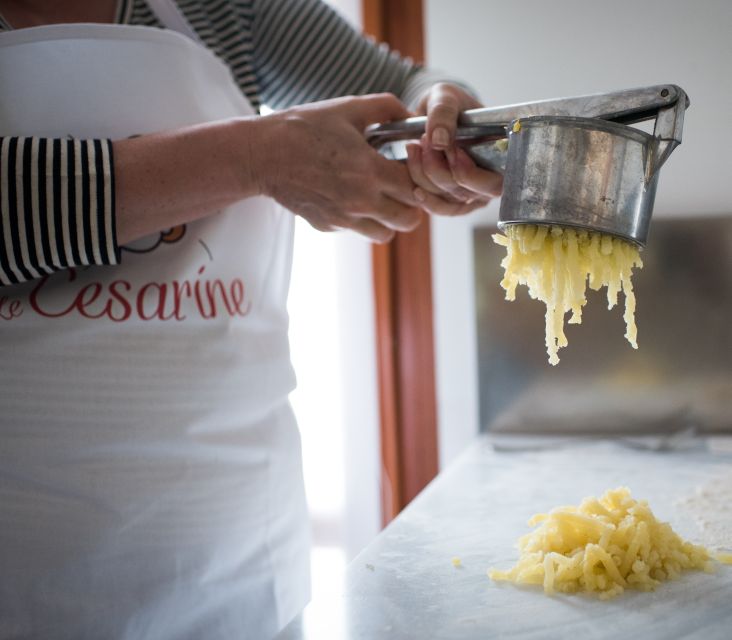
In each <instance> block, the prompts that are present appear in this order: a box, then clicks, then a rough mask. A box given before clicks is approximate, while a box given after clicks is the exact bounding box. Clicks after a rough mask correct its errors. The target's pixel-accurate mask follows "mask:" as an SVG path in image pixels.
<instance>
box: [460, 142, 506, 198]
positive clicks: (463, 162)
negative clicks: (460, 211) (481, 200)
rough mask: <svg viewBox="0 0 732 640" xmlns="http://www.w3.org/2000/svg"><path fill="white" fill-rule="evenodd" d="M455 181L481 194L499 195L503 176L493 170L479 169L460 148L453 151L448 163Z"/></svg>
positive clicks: (464, 187) (501, 189)
mask: <svg viewBox="0 0 732 640" xmlns="http://www.w3.org/2000/svg"><path fill="white" fill-rule="evenodd" d="M450 168H451V170H452V176H453V178H454V180H455V182H456V183H457V184H458V185H460V186H461V187H462V188H463V189H466V190H468V191H471V192H473V193H477V194H480V195H483V196H489V197H493V196H500V195H501V192H502V191H503V176H502V175H501V174H500V173H496V172H495V171H487V170H486V169H481V168H480V167H479V166H478V165H476V164H475V162H473V160H472V158H471V157H470V156H469V155H468V154H467V153H465V151H463V150H462V149H460V148H458V149H457V150H456V151H455V156H454V162H453V163H452V164H451V165H450Z"/></svg>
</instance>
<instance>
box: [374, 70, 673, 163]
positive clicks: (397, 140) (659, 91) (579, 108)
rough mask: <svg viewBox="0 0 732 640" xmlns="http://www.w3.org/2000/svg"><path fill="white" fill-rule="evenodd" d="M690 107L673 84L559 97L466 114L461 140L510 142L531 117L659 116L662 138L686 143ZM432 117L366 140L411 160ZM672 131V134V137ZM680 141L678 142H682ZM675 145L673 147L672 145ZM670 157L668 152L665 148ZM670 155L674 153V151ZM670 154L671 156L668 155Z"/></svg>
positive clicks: (389, 127) (625, 120)
mask: <svg viewBox="0 0 732 640" xmlns="http://www.w3.org/2000/svg"><path fill="white" fill-rule="evenodd" d="M687 106H688V98H687V97H686V94H685V93H684V91H683V90H682V89H681V88H680V87H677V86H676V85H673V84H664V85H655V86H651V87H641V88H637V89H625V90H623V91H615V92H611V93H600V94H593V95H587V96H578V97H574V98H555V99H551V100H539V101H535V102H524V103H519V104H512V105H506V106H502V107H488V108H481V109H470V110H468V111H463V112H462V113H461V114H460V116H459V118H458V129H457V134H456V138H457V142H458V143H459V144H460V143H462V144H461V146H468V144H469V143H471V142H472V143H474V144H476V145H477V144H482V145H485V144H490V142H491V141H492V140H497V139H499V138H505V137H506V136H507V135H508V134H507V129H508V127H509V125H510V124H511V122H512V121H513V120H516V119H520V118H528V117H531V116H578V117H583V118H600V119H602V120H611V121H614V122H618V123H621V124H634V123H636V122H642V121H644V120H650V119H652V118H656V117H657V116H658V117H659V121H660V122H661V127H660V128H659V126H658V124H659V123H658V122H657V129H658V130H659V133H658V135H659V136H661V135H662V134H661V129H662V130H663V135H664V136H670V139H671V140H677V141H678V142H680V141H681V139H680V136H681V127H682V126H683V111H684V109H686V107H687ZM426 124H427V118H426V117H425V116H418V117H414V118H407V119H406V120H399V121H395V122H387V123H384V124H375V125H371V126H370V127H368V128H367V129H366V132H365V134H366V139H367V140H368V141H369V143H370V144H371V145H372V146H374V147H375V148H377V149H382V147H386V148H385V149H384V151H383V153H384V155H386V156H387V157H392V158H395V159H403V158H404V157H406V151H405V149H406V142H407V141H413V140H418V139H419V138H420V137H421V136H422V134H423V133H424V132H425V127H426ZM669 132H670V133H669ZM678 142H677V144H678ZM671 146H673V145H671ZM664 153H665V149H664ZM668 153H670V151H668ZM668 153H665V155H664V159H665V157H668Z"/></svg>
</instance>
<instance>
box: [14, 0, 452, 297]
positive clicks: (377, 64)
mask: <svg viewBox="0 0 732 640" xmlns="http://www.w3.org/2000/svg"><path fill="white" fill-rule="evenodd" d="M177 2H178V5H179V6H180V8H181V10H182V11H183V13H184V15H185V17H186V18H187V20H188V22H189V23H190V24H191V26H192V27H193V29H194V31H195V32H196V34H197V35H198V37H199V38H200V39H201V40H202V41H203V43H204V44H205V45H206V46H207V47H208V48H209V49H211V50H212V51H213V52H214V53H215V54H216V55H217V56H218V57H219V58H221V59H222V60H223V61H224V62H225V63H226V64H227V65H228V66H229V68H230V69H231V71H232V74H233V76H234V79H235V81H236V82H237V84H238V86H239V87H240V89H241V91H242V92H243V93H244V94H245V95H246V97H247V98H248V99H249V101H250V102H251V103H252V105H254V107H255V108H259V107H261V106H262V105H267V106H268V107H271V108H273V109H280V108H285V107H289V106H292V105H296V104H303V103H306V102H313V101H316V100H325V99H329V98H334V97H338V96H343V95H363V94H367V93H377V92H390V93H394V94H395V95H397V96H399V97H400V98H401V99H402V101H403V102H405V103H406V104H408V105H414V104H416V103H417V101H418V100H419V98H420V96H422V95H423V94H424V92H425V91H426V90H427V88H428V87H429V86H431V85H432V84H434V83H435V82H439V81H443V80H450V81H452V80H451V79H449V78H447V77H445V76H441V75H438V74H436V73H434V72H429V71H427V70H425V69H422V68H420V67H418V66H417V65H415V64H414V63H413V62H412V61H411V60H409V59H408V58H402V57H400V56H399V55H398V54H397V53H394V52H391V51H389V49H388V48H387V47H386V46H385V45H378V44H376V43H375V42H373V40H370V39H368V38H365V37H364V36H362V35H361V34H359V33H358V32H356V31H355V30H354V29H353V28H352V27H351V26H350V25H349V24H348V23H347V22H346V21H345V20H344V19H343V18H342V16H341V15H340V14H339V13H337V12H336V11H335V10H333V9H332V8H331V7H330V6H328V5H327V4H325V3H324V2H322V0H177ZM116 21H117V22H118V23H120V24H134V25H144V26H149V27H162V25H161V24H160V22H159V21H158V19H157V17H156V16H155V14H154V13H153V12H152V11H151V10H150V8H149V7H148V5H147V4H146V2H145V0H119V2H118V6H117V16H116ZM10 28H11V27H10V25H9V24H8V23H7V22H6V21H5V20H4V19H3V18H2V16H0V30H4V29H5V30H6V29H10ZM11 133H12V132H11ZM0 213H1V214H2V226H1V227H0V284H2V285H10V284H16V283H20V282H24V281H27V280H32V279H34V278H39V277H42V276H43V275H46V274H48V273H51V272H53V271H56V270H59V269H64V268H68V267H72V266H80V265H113V264H118V262H119V260H120V251H119V247H118V246H117V242H116V237H115V226H116V225H115V192H114V162H113V155H112V142H111V141H110V140H103V139H98V140H78V139H46V138H36V137H22V136H8V135H6V136H5V137H0Z"/></svg>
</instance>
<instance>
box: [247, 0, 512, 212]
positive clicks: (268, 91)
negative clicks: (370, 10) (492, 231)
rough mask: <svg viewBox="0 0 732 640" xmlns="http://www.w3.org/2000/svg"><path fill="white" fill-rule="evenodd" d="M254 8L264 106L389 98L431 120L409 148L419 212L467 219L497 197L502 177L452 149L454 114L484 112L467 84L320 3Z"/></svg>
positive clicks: (264, 0)
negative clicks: (409, 55)
mask: <svg viewBox="0 0 732 640" xmlns="http://www.w3.org/2000/svg"><path fill="white" fill-rule="evenodd" d="M253 9H254V20H253V35H254V61H255V71H256V75H257V81H258V85H259V90H260V97H261V100H262V102H263V103H264V104H267V105H268V106H270V107H273V108H282V107H287V106H290V105H291V104H299V103H303V102H309V101H316V100H324V99H328V98H331V97H333V96H339V95H348V94H354V95H361V94H368V93H373V92H380V91H388V92H391V93H394V94H395V95H397V96H398V97H399V98H400V99H401V100H402V102H404V103H405V104H406V105H407V106H409V107H410V108H412V109H413V110H415V111H416V112H417V113H420V114H426V115H427V116H428V125H427V135H426V137H425V139H424V140H423V141H422V143H421V145H413V146H412V147H411V149H410V153H409V161H408V166H409V169H410V174H411V176H412V178H413V180H414V182H415V183H416V185H417V186H418V187H419V189H418V190H417V191H416V194H415V195H416V197H417V198H418V199H419V203H420V206H421V207H422V208H423V209H424V210H426V211H429V212H430V213H435V214H442V215H459V214H465V213H468V212H470V211H472V210H474V209H476V208H478V207H481V206H485V204H487V202H488V201H489V200H490V199H491V198H492V197H493V196H496V195H499V194H500V192H501V189H502V184H503V181H502V178H501V176H500V175H498V174H496V173H493V172H490V171H485V170H482V169H480V168H478V167H477V166H476V165H475V163H474V162H473V161H472V160H471V159H470V157H469V156H468V155H467V154H465V153H464V152H461V151H460V150H458V149H457V147H456V146H455V144H454V134H455V129H456V125H457V116H458V113H459V112H460V111H463V110H465V109H471V108H475V107H478V106H481V104H480V102H479V101H478V100H477V98H476V97H475V95H474V94H473V93H472V92H471V91H470V89H469V88H468V87H467V86H466V85H464V84H462V83H461V82H459V81H457V80H455V79H453V78H451V77H450V76H449V75H447V74H444V73H440V72H437V71H435V70H431V69H426V68H423V67H420V66H419V65H416V64H414V62H413V61H412V60H411V59H409V58H403V57H401V56H400V55H399V54H398V53H395V52H392V51H390V50H389V49H388V47H387V46H386V45H383V44H382V45H378V44H376V43H375V42H374V41H373V40H371V39H369V38H366V37H364V36H363V35H362V34H360V33H358V32H357V31H356V30H355V29H353V28H352V27H351V26H350V25H349V24H348V23H347V22H346V21H345V20H344V19H343V18H342V17H341V16H340V14H338V12H337V11H335V10H334V9H332V8H331V7H329V6H328V5H327V4H325V2H323V1H322V0H254V3H253ZM435 133H437V136H435Z"/></svg>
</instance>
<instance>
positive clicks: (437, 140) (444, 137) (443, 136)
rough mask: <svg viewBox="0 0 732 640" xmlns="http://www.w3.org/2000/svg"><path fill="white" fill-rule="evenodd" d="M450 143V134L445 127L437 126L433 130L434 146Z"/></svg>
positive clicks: (442, 146) (444, 145) (440, 146)
mask: <svg viewBox="0 0 732 640" xmlns="http://www.w3.org/2000/svg"><path fill="white" fill-rule="evenodd" d="M449 144H450V134H449V133H448V132H447V129H445V128H444V127H437V129H435V130H434V131H433V132H432V146H434V147H439V148H441V149H442V148H444V147H446V146H447V145H449Z"/></svg>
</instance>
